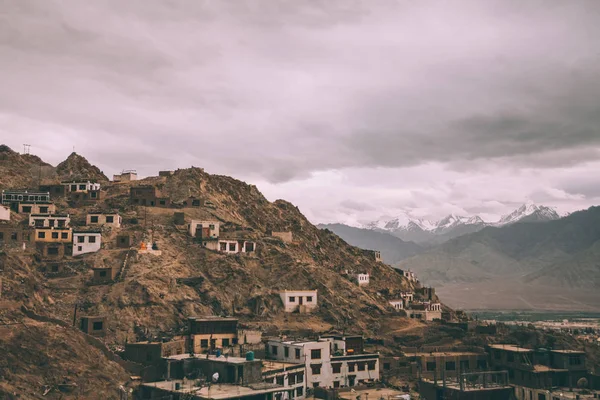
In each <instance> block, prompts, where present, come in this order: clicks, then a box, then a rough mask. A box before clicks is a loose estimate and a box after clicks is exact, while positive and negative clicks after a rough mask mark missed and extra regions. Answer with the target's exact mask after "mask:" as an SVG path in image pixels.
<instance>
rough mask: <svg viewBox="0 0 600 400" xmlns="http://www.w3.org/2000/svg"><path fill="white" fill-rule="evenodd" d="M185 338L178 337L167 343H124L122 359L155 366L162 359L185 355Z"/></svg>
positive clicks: (186, 346)
mask: <svg viewBox="0 0 600 400" xmlns="http://www.w3.org/2000/svg"><path fill="white" fill-rule="evenodd" d="M187 349H188V343H187V338H185V337H180V338H176V339H174V340H171V341H168V342H137V343H126V344H125V352H124V354H123V358H125V359H126V360H129V361H133V362H136V363H139V364H145V365H149V364H156V363H158V362H160V361H161V359H162V358H164V357H170V356H174V355H179V354H185V353H186V352H187Z"/></svg>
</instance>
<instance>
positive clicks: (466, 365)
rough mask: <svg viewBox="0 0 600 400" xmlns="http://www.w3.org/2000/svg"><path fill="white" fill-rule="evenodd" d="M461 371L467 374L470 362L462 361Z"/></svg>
mask: <svg viewBox="0 0 600 400" xmlns="http://www.w3.org/2000/svg"><path fill="white" fill-rule="evenodd" d="M460 370H461V371H462V372H465V371H468V370H469V360H462V361H461V362H460Z"/></svg>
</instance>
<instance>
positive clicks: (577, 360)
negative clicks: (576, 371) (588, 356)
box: [569, 355, 582, 365]
mask: <svg viewBox="0 0 600 400" xmlns="http://www.w3.org/2000/svg"><path fill="white" fill-rule="evenodd" d="M581 364H582V363H581V357H580V356H579V355H570V356H569V365H581Z"/></svg>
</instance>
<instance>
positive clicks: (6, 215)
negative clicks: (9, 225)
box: [0, 205, 10, 221]
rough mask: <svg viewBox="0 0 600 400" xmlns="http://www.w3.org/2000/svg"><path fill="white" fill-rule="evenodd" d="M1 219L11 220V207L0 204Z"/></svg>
mask: <svg viewBox="0 0 600 400" xmlns="http://www.w3.org/2000/svg"><path fill="white" fill-rule="evenodd" d="M0 221H10V208H8V207H6V206H3V205H0Z"/></svg>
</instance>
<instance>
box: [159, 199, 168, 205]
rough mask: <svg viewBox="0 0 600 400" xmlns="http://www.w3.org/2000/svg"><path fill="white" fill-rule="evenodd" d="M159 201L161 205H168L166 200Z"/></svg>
mask: <svg viewBox="0 0 600 400" xmlns="http://www.w3.org/2000/svg"><path fill="white" fill-rule="evenodd" d="M158 202H159V203H160V205H161V206H164V205H167V202H166V200H159V201H158Z"/></svg>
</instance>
